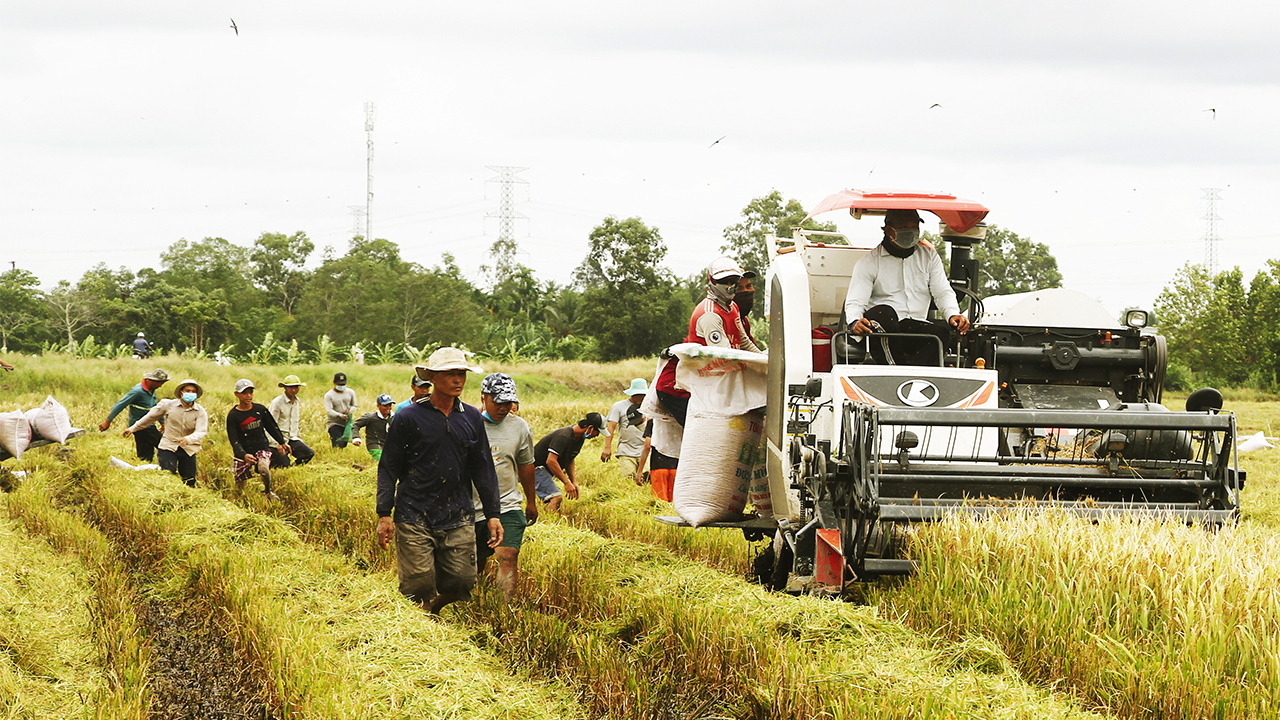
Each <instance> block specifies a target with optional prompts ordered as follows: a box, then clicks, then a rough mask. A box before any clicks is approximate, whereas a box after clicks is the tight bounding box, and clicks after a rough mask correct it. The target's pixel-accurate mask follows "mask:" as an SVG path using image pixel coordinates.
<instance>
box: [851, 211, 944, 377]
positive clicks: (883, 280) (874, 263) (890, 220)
mask: <svg viewBox="0 0 1280 720" xmlns="http://www.w3.org/2000/svg"><path fill="white" fill-rule="evenodd" d="M919 243H920V215H919V213H917V212H916V211H915V210H888V211H886V212H885V216H884V239H883V240H882V241H881V242H880V244H879V245H877V246H876V248H875V249H874V250H871V251H870V252H868V253H867V254H866V255H863V256H862V259H861V260H859V261H858V264H857V265H855V266H854V268H853V275H852V276H850V278H849V293H848V295H847V296H846V299H845V302H844V312H845V317H846V318H848V320H849V333H850V334H852V335H867V334H868V333H871V332H873V331H874V330H875V326H874V325H873V324H872V323H876V324H878V325H879V326H880V327H881V328H883V329H884V331H886V332H891V333H892V332H904V333H925V334H929V335H934V336H936V337H937V338H938V339H940V340H941V341H942V346H943V347H944V348H945V347H946V346H947V345H948V344H949V339H950V334H951V327H950V326H954V327H955V328H956V329H957V330H959V331H960V332H961V333H962V334H963V333H966V332H968V331H969V319H968V318H966V317H965V316H964V315H961V314H960V305H959V304H958V303H957V302H956V294H955V291H954V290H952V289H951V283H950V282H948V281H947V274H946V272H945V271H944V270H943V268H942V259H941V258H939V257H938V253H936V252H934V250H933V247H932V246H928V245H926V246H925V247H924V248H921V247H920V245H919ZM930 302H932V303H933V304H935V305H937V306H938V309H939V310H941V311H942V315H943V317H945V318H947V322H945V323H943V322H941V321H939V322H931V321H929V319H928V317H929V303H930ZM889 350H890V355H897V356H898V357H897V359H898V360H899V361H900V362H901V364H906V365H931V364H933V361H934V359H936V358H937V348H936V346H935V345H934V344H933V343H932V342H930V341H928V340H926V339H924V338H896V339H892V340H890V348H889ZM871 351H872V354H873V355H874V356H875V358H876V360H877V362H881V363H885V362H891V360H890V358H889V357H887V356H886V354H885V349H884V347H883V345H882V344H881V343H872V344H871Z"/></svg>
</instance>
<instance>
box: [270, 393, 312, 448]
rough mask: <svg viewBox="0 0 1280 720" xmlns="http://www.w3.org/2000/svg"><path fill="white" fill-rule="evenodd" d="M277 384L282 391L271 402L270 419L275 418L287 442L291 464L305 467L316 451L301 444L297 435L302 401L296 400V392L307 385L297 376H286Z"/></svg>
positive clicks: (300, 423)
mask: <svg viewBox="0 0 1280 720" xmlns="http://www.w3.org/2000/svg"><path fill="white" fill-rule="evenodd" d="M277 384H278V385H279V386H280V387H281V388H284V391H283V392H281V393H280V394H279V395H277V396H276V399H275V400H272V401H271V405H270V407H269V409H270V410H271V417H273V418H275V421H276V425H277V426H278V427H279V428H280V432H281V433H283V434H284V436H285V439H287V440H288V441H289V454H290V455H292V456H293V464H294V465H306V464H307V463H308V462H309V461H310V460H311V458H313V457H315V456H316V451H315V450H312V449H311V447H310V446H308V445H307V444H306V443H305V442H303V441H302V437H301V436H300V435H299V432H300V431H301V426H302V401H301V400H299V399H298V391H299V390H301V389H302V388H304V387H306V386H307V384H306V383H304V382H302V379H301V378H299V377H298V376H297V375H288V376H286V377H285V379H284V380H281V381H280V382H279V383H277Z"/></svg>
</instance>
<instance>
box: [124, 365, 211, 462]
mask: <svg viewBox="0 0 1280 720" xmlns="http://www.w3.org/2000/svg"><path fill="white" fill-rule="evenodd" d="M201 395H204V388H201V387H200V383H198V382H196V381H195V380H192V379H190V378H188V379H186V380H183V381H182V382H180V383H178V387H177V388H175V389H174V391H173V397H172V398H166V399H164V400H161V401H160V402H159V403H156V406H155V407H153V408H151V410H150V411H149V412H148V413H147V414H146V415H143V416H142V417H141V418H139V419H138V421H137V422H135V423H134V424H132V425H130V426H129V427H127V428H125V431H124V436H125V437H129V436H130V435H132V434H134V433H136V432H138V431H139V430H143V429H146V428H148V427H152V426H153V424H154V423H155V421H157V420H161V419H163V420H164V435H163V437H161V438H160V444H159V446H158V447H157V448H156V455H157V457H158V458H159V461H160V467H161V469H163V470H168V471H169V472H171V473H173V474H174V475H177V476H178V477H180V478H182V482H184V483H186V484H187V485H189V486H191V487H195V486H196V453H198V452H200V446H201V443H203V442H204V436H205V435H207V434H209V413H208V412H207V411H206V410H205V409H204V408H203V407H201V406H200V404H199V403H197V402H196V400H198V399H200V396H201Z"/></svg>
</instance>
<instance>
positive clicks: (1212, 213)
mask: <svg viewBox="0 0 1280 720" xmlns="http://www.w3.org/2000/svg"><path fill="white" fill-rule="evenodd" d="M1200 189H1201V190H1203V191H1204V197H1203V198H1202V199H1203V200H1205V201H1206V208H1205V214H1204V266H1205V269H1207V270H1208V271H1209V277H1211V278H1212V277H1214V276H1216V275H1217V274H1218V241H1219V240H1221V239H1222V238H1220V237H1218V222H1219V221H1220V220H1222V218H1220V217H1218V213H1217V209H1218V208H1217V205H1218V201H1219V200H1221V199H1222V198H1220V197H1218V193H1219V192H1221V191H1222V188H1200Z"/></svg>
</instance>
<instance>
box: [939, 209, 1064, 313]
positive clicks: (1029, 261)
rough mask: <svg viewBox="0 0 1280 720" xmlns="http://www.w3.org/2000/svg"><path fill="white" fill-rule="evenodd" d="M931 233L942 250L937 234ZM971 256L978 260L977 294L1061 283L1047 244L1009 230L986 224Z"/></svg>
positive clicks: (1004, 292) (1029, 290) (1054, 259)
mask: <svg viewBox="0 0 1280 720" xmlns="http://www.w3.org/2000/svg"><path fill="white" fill-rule="evenodd" d="M930 237H932V238H933V239H934V243H935V245H936V246H937V247H938V249H939V250H941V249H942V246H941V245H939V244H937V242H936V238H937V236H933V235H932V234H930ZM973 257H974V258H976V259H977V260H978V268H979V270H978V278H979V279H978V287H977V288H975V292H976V293H977V294H978V297H990V296H992V295H1010V294H1013V293H1023V292H1032V291H1034V290H1044V289H1046V288H1056V287H1062V273H1061V272H1059V271H1058V260H1057V259H1056V258H1054V257H1053V254H1052V253H1050V252H1049V248H1048V246H1046V245H1044V244H1041V243H1038V242H1032V241H1031V238H1024V237H1021V236H1019V235H1018V234H1017V233H1015V232H1013V231H1011V230H1004V229H1001V228H1000V227H997V226H995V225H991V226H988V227H987V237H986V239H985V240H981V241H979V242H975V243H974V244H973ZM949 267H950V266H949V265H948V268H949Z"/></svg>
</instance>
